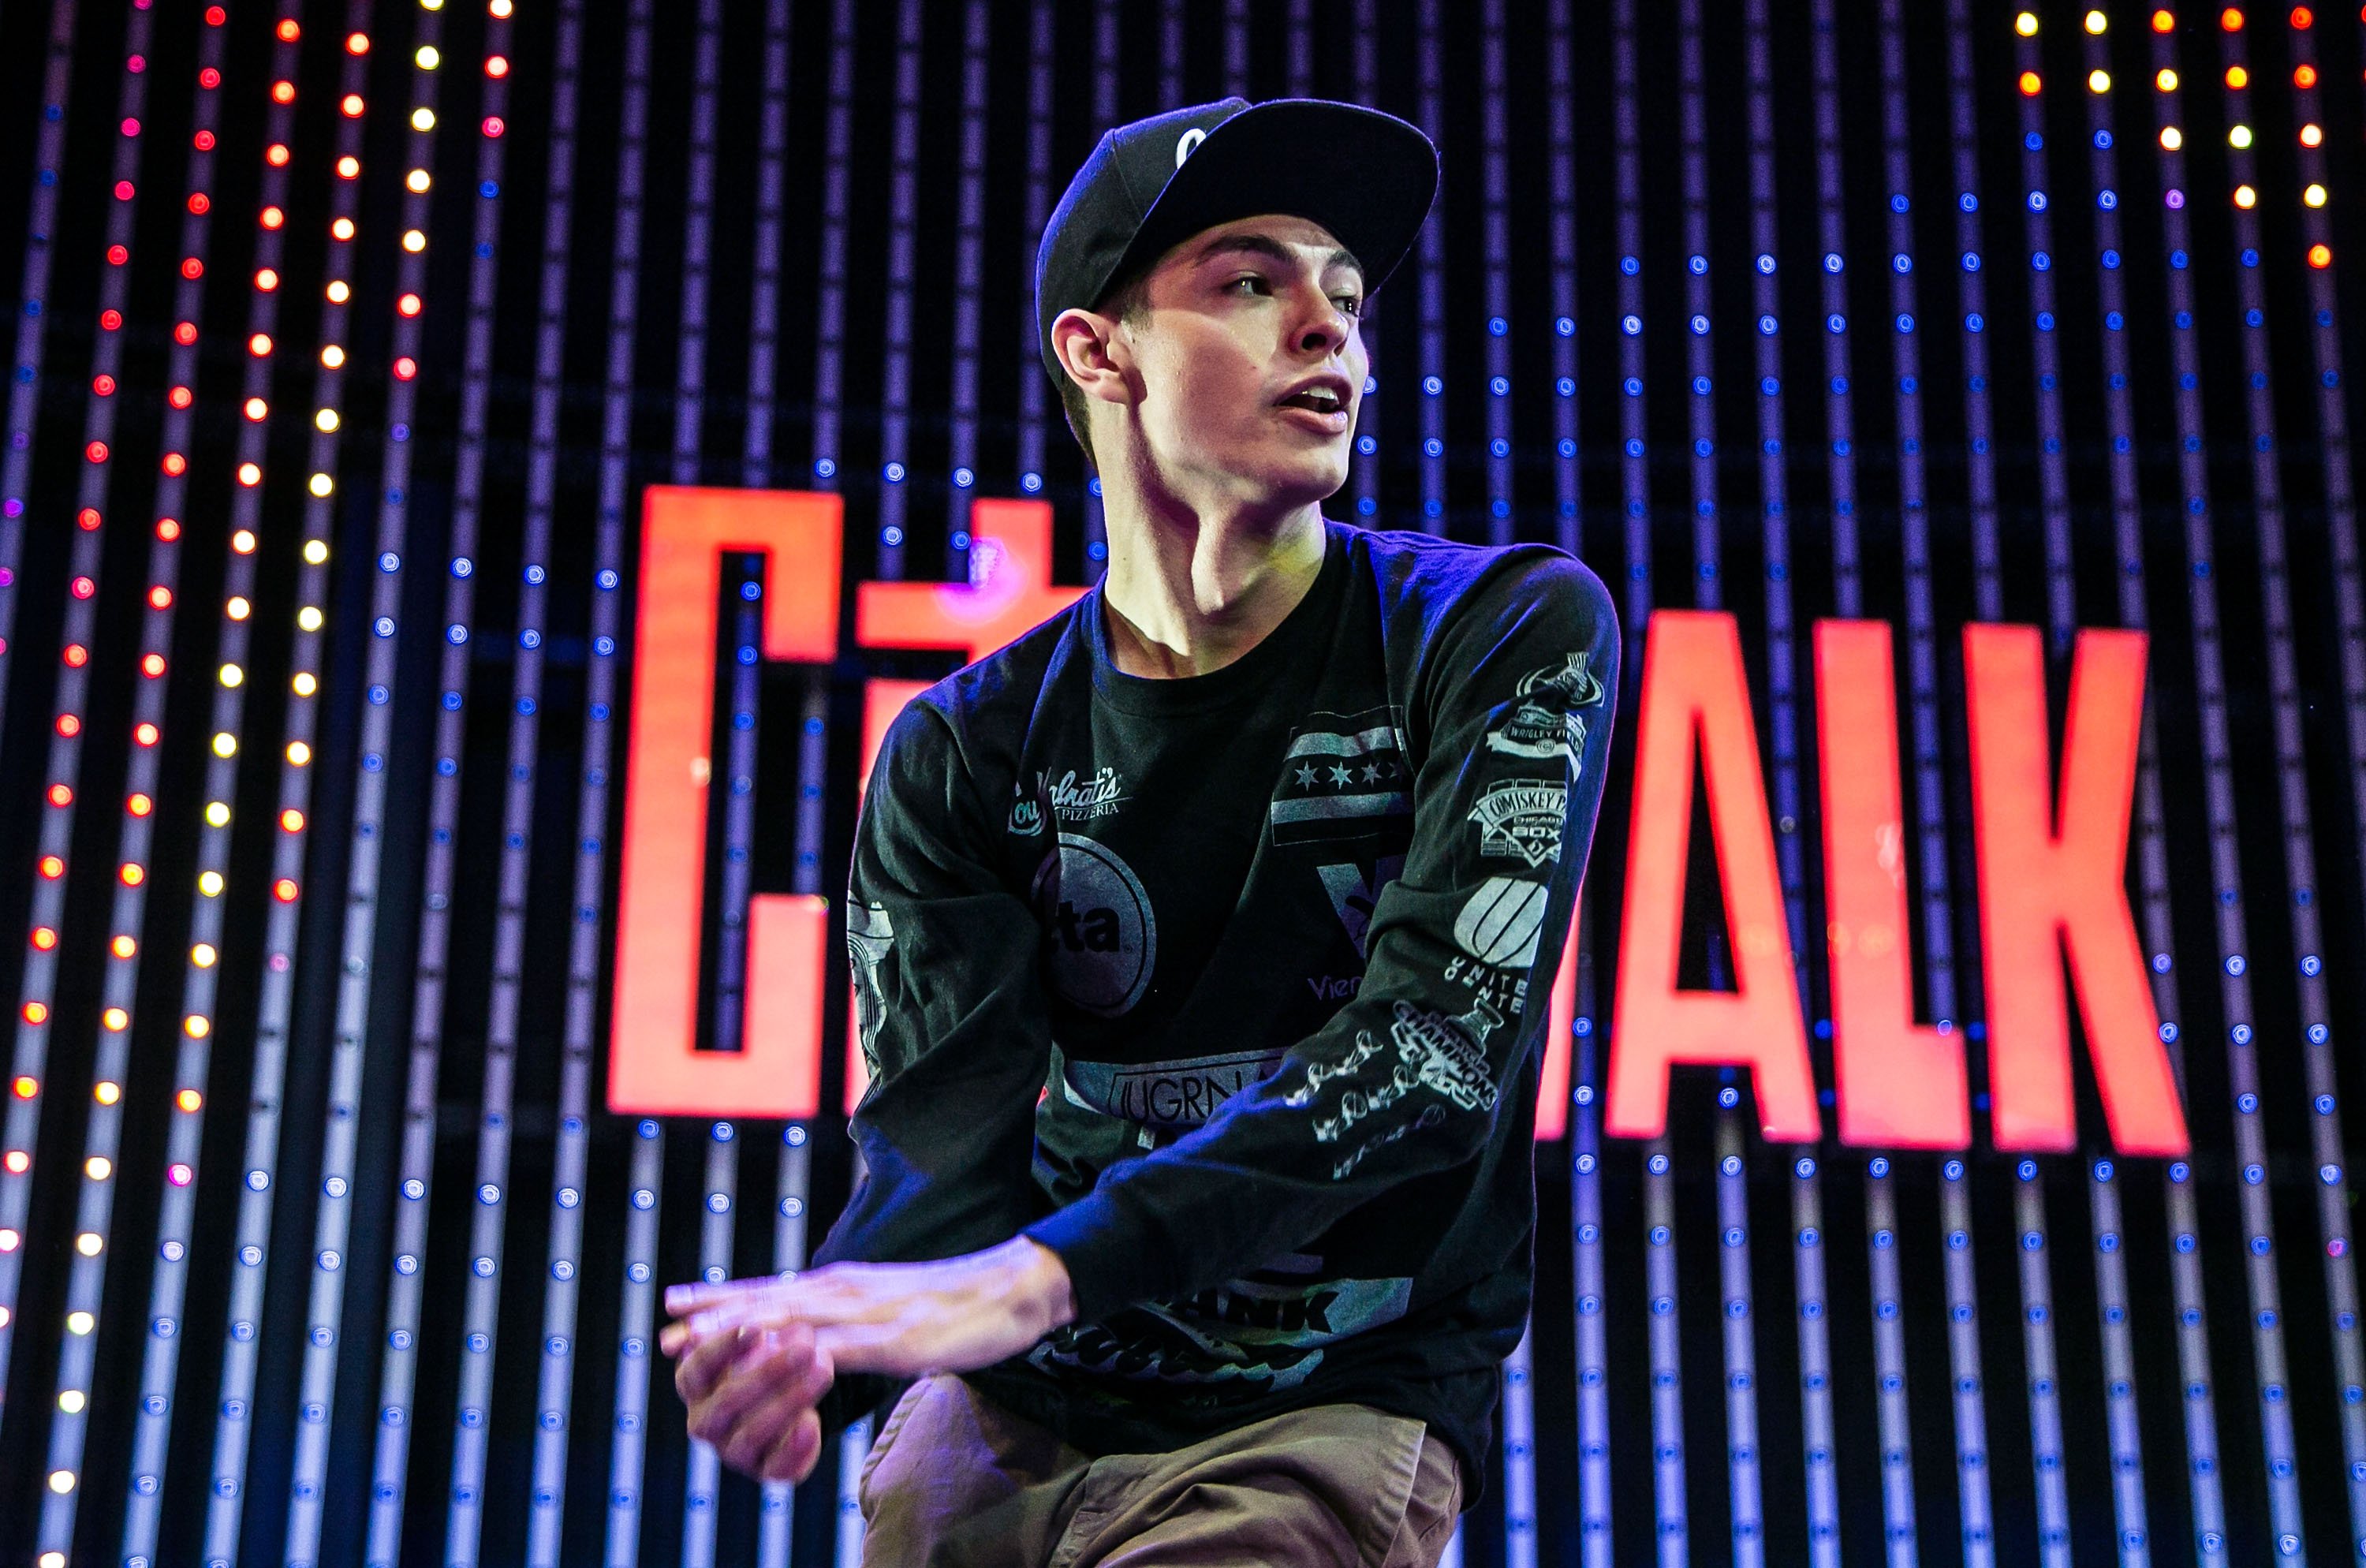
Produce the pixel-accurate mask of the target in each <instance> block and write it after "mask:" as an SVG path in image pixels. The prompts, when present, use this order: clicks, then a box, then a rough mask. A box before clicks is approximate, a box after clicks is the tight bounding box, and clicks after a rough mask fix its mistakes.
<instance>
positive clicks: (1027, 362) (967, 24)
mask: <svg viewBox="0 0 2366 1568" xmlns="http://www.w3.org/2000/svg"><path fill="white" fill-rule="evenodd" d="M993 26H994V8H993V6H990V5H989V4H988V3H987V0H969V3H968V5H967V6H965V7H964V8H963V16H962V108H961V184H960V186H959V189H958V191H957V192H956V194H955V196H954V198H953V211H954V224H955V229H954V233H953V376H952V399H951V402H952V419H951V424H952V442H951V447H952V450H951V453H950V456H951V457H952V488H951V489H949V490H948V491H945V571H946V575H947V576H948V577H950V578H952V580H953V581H960V582H966V581H969V502H970V494H971V491H973V490H975V488H976V485H977V343H978V328H979V325H980V321H981V317H982V314H983V312H982V311H981V310H979V301H978V273H979V270H980V268H981V267H982V266H983V265H985V249H986V239H985V233H986V103H987V92H988V89H989V85H990V84H989V80H988V77H987V74H986V72H987V68H988V65H989V63H990V60H989V55H988V47H989V45H990V44H991V43H992V42H993V31H992V29H993ZM1041 231H1042V230H1041V228H1040V226H1039V228H1038V230H1037V232H1039V233H1040V232H1041ZM1027 276H1029V277H1030V278H1032V277H1033V276H1034V274H1033V272H1032V271H1030V272H1029V273H1028V274H1027ZM1020 366H1021V367H1022V368H1025V369H1030V370H1033V371H1035V373H1036V376H1037V378H1039V379H1040V378H1041V376H1042V356H1041V355H1035V354H1029V355H1027V356H1026V357H1025V358H1023V359H1021V360H1020ZM1036 406H1037V408H1038V410H1039V411H1040V410H1041V408H1042V403H1041V401H1040V394H1039V401H1038V403H1037V405H1036ZM1037 417H1038V418H1039V420H1040V418H1041V414H1040V412H1039V413H1038V416H1037Z"/></svg>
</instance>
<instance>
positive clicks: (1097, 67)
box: [1024, 0, 1182, 582]
mask: <svg viewBox="0 0 2366 1568" xmlns="http://www.w3.org/2000/svg"><path fill="white" fill-rule="evenodd" d="M1118 18H1119V10H1118V0H1098V3H1097V4H1096V5H1095V6H1094V8H1093V124H1094V125H1095V126H1097V127H1099V128H1101V129H1104V130H1106V129H1109V128H1110V127H1113V126H1115V125H1116V124H1117V123H1118V119H1119V113H1118V93H1117V70H1118ZM1170 44H1171V46H1172V47H1171V51H1170V53H1171V55H1172V58H1173V59H1174V60H1175V62H1176V67H1177V71H1178V72H1179V71H1180V69H1181V51H1182V42H1181V39H1179V38H1176V39H1166V37H1165V36H1164V35H1162V38H1161V48H1162V49H1167V48H1168V47H1169V45H1170ZM1166 90H1167V89H1166V87H1165V85H1162V86H1161V88H1160V91H1161V92H1162V93H1164V92H1166ZM1173 91H1174V92H1176V93H1180V92H1181V91H1182V85H1181V84H1180V82H1179V81H1178V82H1177V84H1176V85H1175V87H1174V89H1173ZM1181 102H1182V99H1181V98H1179V97H1174V96H1166V97H1162V98H1161V99H1160V101H1159V107H1160V108H1161V109H1166V108H1172V107H1177V106H1178V105H1180V104H1181ZM1041 235H1042V224H1041V223H1039V224H1037V225H1036V226H1035V230H1034V233H1033V234H1032V235H1031V236H1030V237H1031V238H1035V237H1040V236H1041ZM1024 276H1027V277H1029V278H1030V279H1031V278H1033V277H1034V276H1035V261H1034V256H1033V254H1032V253H1030V254H1029V256H1028V262H1027V271H1026V273H1025V275H1024ZM1039 357H1040V355H1039ZM1107 570H1109V519H1108V517H1107V516H1106V515H1105V514H1104V513H1103V512H1102V510H1101V480H1100V476H1099V475H1098V474H1096V473H1093V472H1091V471H1090V469H1089V468H1088V469H1087V471H1086V474H1085V580H1086V581H1087V582H1098V581H1100V579H1101V574H1102V573H1103V572H1105V571H1107Z"/></svg>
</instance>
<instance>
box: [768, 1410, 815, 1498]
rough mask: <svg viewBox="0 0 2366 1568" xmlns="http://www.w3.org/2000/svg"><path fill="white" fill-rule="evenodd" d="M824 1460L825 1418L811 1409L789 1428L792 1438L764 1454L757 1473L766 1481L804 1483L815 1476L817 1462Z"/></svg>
mask: <svg viewBox="0 0 2366 1568" xmlns="http://www.w3.org/2000/svg"><path fill="white" fill-rule="evenodd" d="M820 1458H821V1416H819V1415H817V1413H815V1412H814V1411H811V1410H808V1411H806V1413H805V1414H804V1415H803V1416H799V1417H798V1418H797V1422H796V1425H794V1427H790V1428H789V1433H788V1436H786V1437H784V1438H782V1439H781V1440H780V1441H779V1442H778V1443H776V1444H775V1445H773V1447H772V1450H771V1451H769V1452H768V1453H766V1454H765V1455H764V1459H763V1462H762V1463H761V1464H760V1465H759V1466H758V1467H757V1470H756V1474H757V1476H758V1478H759V1479H760V1480H764V1481H786V1482H792V1483H794V1482H799V1481H803V1480H804V1479H805V1478H806V1476H808V1475H811V1474H812V1473H813V1468H814V1462H815V1461H817V1460H818V1459H820Z"/></svg>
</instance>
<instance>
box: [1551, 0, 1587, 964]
mask: <svg viewBox="0 0 2366 1568" xmlns="http://www.w3.org/2000/svg"><path fill="white" fill-rule="evenodd" d="M1569 12H1570V6H1569V0H1549V5H1548V6H1547V10H1546V19H1545V25H1546V34H1545V72H1546V84H1547V85H1546V93H1545V96H1546V102H1547V105H1548V107H1547V109H1546V113H1547V115H1548V116H1549V121H1550V132H1549V136H1550V150H1551V151H1550V178H1551V181H1552V207H1551V218H1550V221H1551V224H1552V264H1551V266H1552V273H1551V276H1552V309H1553V344H1552V369H1553V405H1552V407H1553V519H1554V525H1553V538H1554V542H1555V543H1557V544H1559V545H1560V547H1561V548H1562V549H1565V550H1567V551H1568V552H1569V553H1570V554H1572V555H1577V554H1579V553H1580V552H1579V548H1578V546H1579V542H1580V539H1581V538H1582V536H1583V525H1582V523H1581V521H1580V516H1579V506H1580V500H1579V483H1580V481H1579V474H1580V470H1579V467H1578V449H1577V441H1578V430H1577V144H1576V133H1575V130H1574V128H1573V127H1572V123H1571V122H1572V118H1573V117H1574V113H1575V110H1574V103H1575V94H1576V87H1575V83H1576V75H1575V73H1573V72H1572V70H1571V67H1570V45H1569V27H1570V17H1569ZM1582 930H1583V925H1582V923H1581V931H1582Z"/></svg>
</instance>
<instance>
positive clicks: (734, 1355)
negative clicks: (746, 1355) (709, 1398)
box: [659, 1325, 746, 1405]
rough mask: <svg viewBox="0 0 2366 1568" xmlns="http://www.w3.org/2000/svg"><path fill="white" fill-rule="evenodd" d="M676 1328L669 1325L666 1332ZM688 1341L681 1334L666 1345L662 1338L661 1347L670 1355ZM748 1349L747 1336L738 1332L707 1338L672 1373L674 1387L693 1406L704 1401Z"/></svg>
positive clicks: (686, 1337) (686, 1402)
mask: <svg viewBox="0 0 2366 1568" xmlns="http://www.w3.org/2000/svg"><path fill="white" fill-rule="evenodd" d="M674 1326H676V1325H667V1332H668V1333H671V1332H672V1331H673V1328H674ZM687 1340H688V1336H687V1335H682V1336H677V1337H676V1338H675V1340H674V1343H673V1344H671V1345H666V1344H665V1343H664V1341H663V1339H662V1338H660V1340H659V1345H660V1347H661V1348H663V1349H664V1350H665V1353H666V1354H667V1355H669V1356H670V1355H672V1354H674V1353H675V1352H676V1351H677V1350H679V1349H681V1348H682V1346H683V1344H684V1343H686V1342H687ZM744 1348H746V1346H745V1343H744V1336H743V1334H742V1332H741V1331H739V1330H737V1329H735V1330H733V1331H732V1332H731V1333H728V1334H716V1335H711V1336H708V1337H705V1338H703V1339H700V1340H698V1341H697V1342H696V1343H695V1344H694V1345H693V1346H692V1347H691V1350H690V1354H688V1355H687V1356H684V1357H683V1358H682V1360H681V1361H680V1362H678V1363H677V1364H676V1365H675V1367H674V1370H673V1386H674V1389H675V1391H676V1392H677V1393H680V1394H681V1395H682V1403H683V1404H691V1405H694V1404H697V1403H698V1402H699V1401H700V1400H702V1399H704V1398H705V1397H706V1395H707V1393H708V1392H709V1391H710V1390H712V1389H713V1388H714V1387H715V1382H716V1380H717V1379H719V1378H721V1377H722V1376H723V1374H724V1373H725V1372H726V1371H729V1370H730V1367H731V1363H732V1362H733V1361H735V1360H737V1359H738V1357H739V1353H740V1351H741V1350H743V1349H744Z"/></svg>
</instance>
